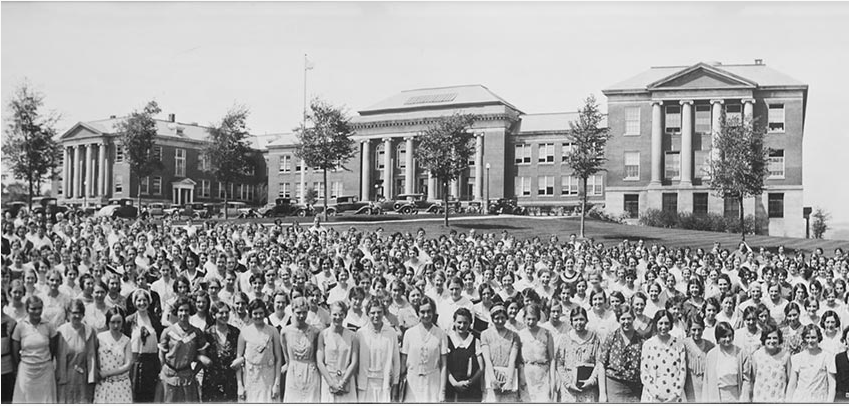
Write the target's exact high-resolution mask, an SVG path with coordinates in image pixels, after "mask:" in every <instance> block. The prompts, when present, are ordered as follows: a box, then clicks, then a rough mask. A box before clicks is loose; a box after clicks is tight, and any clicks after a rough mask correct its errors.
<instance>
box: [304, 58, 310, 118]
mask: <svg viewBox="0 0 849 406" xmlns="http://www.w3.org/2000/svg"><path fill="white" fill-rule="evenodd" d="M308 70H309V69H307V54H304V117H303V123H304V128H306V126H307V71H308Z"/></svg>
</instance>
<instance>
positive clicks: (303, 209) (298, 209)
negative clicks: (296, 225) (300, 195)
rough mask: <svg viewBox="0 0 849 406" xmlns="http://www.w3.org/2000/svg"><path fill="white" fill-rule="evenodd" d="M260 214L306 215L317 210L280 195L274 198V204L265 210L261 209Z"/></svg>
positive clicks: (268, 215)
mask: <svg viewBox="0 0 849 406" xmlns="http://www.w3.org/2000/svg"><path fill="white" fill-rule="evenodd" d="M260 214H261V215H262V217H287V216H298V217H305V216H311V215H314V214H315V210H314V209H311V208H310V207H308V206H304V205H301V204H299V203H296V202H294V201H292V199H290V198H288V197H278V198H277V199H275V200H274V205H273V206H271V207H269V208H267V209H265V211H261V212H260Z"/></svg>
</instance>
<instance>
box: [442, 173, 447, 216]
mask: <svg viewBox="0 0 849 406" xmlns="http://www.w3.org/2000/svg"><path fill="white" fill-rule="evenodd" d="M442 191H443V193H442V202H443V209H444V210H445V224H444V225H445V227H448V180H447V179H446V180H443V181H442Z"/></svg>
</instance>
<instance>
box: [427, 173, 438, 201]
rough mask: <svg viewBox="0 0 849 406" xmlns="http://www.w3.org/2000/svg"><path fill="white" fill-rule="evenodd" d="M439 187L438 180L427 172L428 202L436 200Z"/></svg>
mask: <svg viewBox="0 0 849 406" xmlns="http://www.w3.org/2000/svg"><path fill="white" fill-rule="evenodd" d="M438 187H439V186H437V185H436V178H434V177H433V174H432V173H430V171H428V172H427V200H430V201H433V200H436V189H437V188H438Z"/></svg>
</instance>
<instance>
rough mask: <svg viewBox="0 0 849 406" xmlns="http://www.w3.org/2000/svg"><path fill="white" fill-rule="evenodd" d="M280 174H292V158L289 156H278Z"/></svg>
mask: <svg viewBox="0 0 849 406" xmlns="http://www.w3.org/2000/svg"><path fill="white" fill-rule="evenodd" d="M279 171H280V173H289V172H292V156H291V155H281V156H280V169H279Z"/></svg>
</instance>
